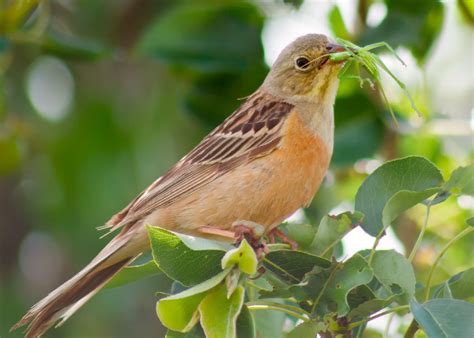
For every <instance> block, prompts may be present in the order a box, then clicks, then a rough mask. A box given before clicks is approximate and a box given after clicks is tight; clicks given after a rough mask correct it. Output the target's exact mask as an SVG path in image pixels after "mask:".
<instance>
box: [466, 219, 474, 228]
mask: <svg viewBox="0 0 474 338" xmlns="http://www.w3.org/2000/svg"><path fill="white" fill-rule="evenodd" d="M466 223H467V224H468V225H470V226H472V227H474V217H469V218H468V219H467V220H466Z"/></svg>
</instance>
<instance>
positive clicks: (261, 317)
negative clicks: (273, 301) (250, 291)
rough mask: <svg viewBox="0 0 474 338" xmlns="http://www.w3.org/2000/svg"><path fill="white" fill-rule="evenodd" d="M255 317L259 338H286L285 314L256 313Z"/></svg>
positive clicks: (273, 312) (271, 312)
mask: <svg viewBox="0 0 474 338" xmlns="http://www.w3.org/2000/svg"><path fill="white" fill-rule="evenodd" d="M253 315H254V318H255V328H256V331H257V334H256V335H257V337H258V338H284V335H283V325H284V323H285V319H286V315H285V314H284V313H283V312H280V311H255V312H253ZM239 338H240V337H239Z"/></svg>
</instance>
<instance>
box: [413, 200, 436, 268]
mask: <svg viewBox="0 0 474 338" xmlns="http://www.w3.org/2000/svg"><path fill="white" fill-rule="evenodd" d="M431 203H432V200H431V201H430V203H429V204H428V205H427V207H426V215H425V220H424V222H423V226H422V227H421V231H420V234H419V235H418V238H417V239H416V242H415V245H414V246H413V249H411V252H410V255H409V256H408V260H409V261H410V262H411V261H413V258H415V255H416V252H417V251H418V249H419V248H420V245H421V240H422V239H423V236H424V234H425V231H426V228H427V226H428V218H429V217H430V209H431Z"/></svg>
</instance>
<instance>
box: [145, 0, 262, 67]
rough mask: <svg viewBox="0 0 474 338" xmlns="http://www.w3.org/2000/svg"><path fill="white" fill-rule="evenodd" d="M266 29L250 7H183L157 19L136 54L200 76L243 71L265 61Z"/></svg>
mask: <svg viewBox="0 0 474 338" xmlns="http://www.w3.org/2000/svg"><path fill="white" fill-rule="evenodd" d="M262 25H263V17H262V15H261V14H260V13H259V11H258V10H257V8H256V7H255V6H254V5H252V4H250V3H245V2H226V3H215V2H209V3H202V2H201V3H199V4H198V3H180V4H179V5H176V6H175V7H174V8H172V9H171V10H170V11H168V12H167V13H165V14H163V15H160V16H159V17H158V18H157V19H156V20H155V22H154V23H153V24H152V25H151V26H150V27H149V28H148V29H147V30H146V31H145V33H144V35H143V36H142V38H141V40H140V41H139V43H138V47H137V50H138V52H139V53H140V54H142V55H146V56H151V57H154V58H157V59H160V60H162V61H164V62H167V63H169V64H171V65H185V66H187V67H189V68H191V69H195V70H198V71H201V72H202V71H204V72H209V71H212V72H241V71H243V70H245V69H247V67H249V65H251V64H252V63H255V62H261V60H262V55H263V50H262V45H261V42H260V31H261V28H262Z"/></svg>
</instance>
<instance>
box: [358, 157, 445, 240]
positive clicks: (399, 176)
mask: <svg viewBox="0 0 474 338" xmlns="http://www.w3.org/2000/svg"><path fill="white" fill-rule="evenodd" d="M442 183H443V177H442V176H441V173H440V171H439V169H438V168H437V167H436V166H435V165H434V164H433V163H431V162H430V161H428V160H427V159H425V158H423V157H417V156H411V157H405V158H402V159H397V160H393V161H389V162H386V163H384V164H383V165H382V166H380V167H379V168H377V169H376V170H375V171H374V172H373V173H372V174H371V175H369V176H368V177H367V178H366V179H365V180H364V182H363V183H362V185H361V186H360V187H359V190H358V191H357V195H356V201H355V209H356V210H357V211H360V212H362V213H363V214H364V215H365V217H364V220H363V222H362V224H361V227H362V228H363V229H364V230H365V231H366V232H367V233H368V234H370V235H372V236H377V234H379V233H380V231H381V230H382V229H383V219H382V217H383V211H384V208H385V206H386V204H387V203H388V202H389V201H390V199H391V198H392V197H393V196H394V195H395V194H396V193H398V192H400V191H412V192H414V193H417V192H423V191H426V190H429V189H433V188H437V187H439V186H440V185H441V184H442ZM404 194H405V193H404ZM421 195H423V194H421ZM411 197H413V198H412V199H411V202H416V201H418V198H419V197H420V195H418V194H413V195H412V196H411ZM415 197H417V198H415ZM395 202H397V203H395ZM395 202H392V203H393V204H392V203H391V204H392V205H391V206H390V207H389V208H390V212H389V214H390V216H391V217H393V215H394V211H396V210H401V209H406V208H408V207H410V205H409V203H405V201H404V200H400V199H399V198H396V200H395ZM387 212H388V211H387ZM386 217H388V216H386Z"/></svg>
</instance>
